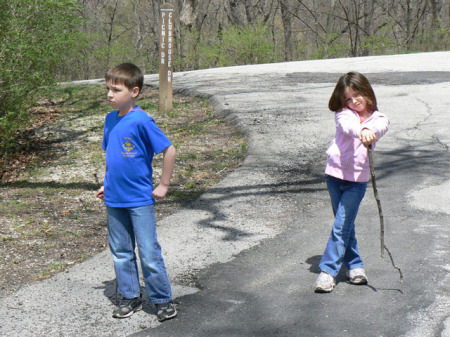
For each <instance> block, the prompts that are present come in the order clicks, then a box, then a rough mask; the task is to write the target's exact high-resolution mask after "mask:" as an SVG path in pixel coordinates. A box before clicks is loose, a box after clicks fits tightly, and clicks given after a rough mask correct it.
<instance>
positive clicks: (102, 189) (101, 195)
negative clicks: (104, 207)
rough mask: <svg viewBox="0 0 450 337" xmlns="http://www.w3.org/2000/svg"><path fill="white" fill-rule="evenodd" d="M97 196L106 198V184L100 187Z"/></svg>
mask: <svg viewBox="0 0 450 337" xmlns="http://www.w3.org/2000/svg"><path fill="white" fill-rule="evenodd" d="M95 196H96V197H97V198H100V199H102V200H105V187H104V186H102V187H100V189H99V190H98V191H97V193H96V194H95Z"/></svg>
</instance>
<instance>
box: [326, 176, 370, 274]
mask: <svg viewBox="0 0 450 337" xmlns="http://www.w3.org/2000/svg"><path fill="white" fill-rule="evenodd" d="M325 179H326V182H327V186H328V192H329V194H330V198H331V205H332V207H333V213H334V223H333V229H332V230H331V234H330V238H329V239H328V244H327V247H326V248H325V252H324V253H323V255H322V259H321V261H320V264H319V268H320V270H321V271H324V272H326V273H328V274H330V275H331V276H333V277H336V276H337V274H338V273H339V270H340V269H341V266H342V263H344V264H345V265H346V267H347V269H349V270H350V269H355V268H364V265H363V261H362V258H361V256H360V255H359V252H358V242H357V241H356V236H355V219H356V215H357V214H358V209H359V205H360V204H361V201H362V199H363V198H364V194H365V193H366V188H367V183H358V182H352V181H347V180H342V179H338V178H335V177H331V176H328V175H327V176H325Z"/></svg>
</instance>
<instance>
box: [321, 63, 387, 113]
mask: <svg viewBox="0 0 450 337" xmlns="http://www.w3.org/2000/svg"><path fill="white" fill-rule="evenodd" d="M347 87H351V88H352V89H353V90H355V91H356V92H357V93H359V94H360V95H362V96H363V97H364V98H365V99H366V100H367V105H368V108H369V109H370V112H374V111H375V110H378V107H377V99H376V97H375V93H374V91H373V89H372V86H371V85H370V83H369V80H368V79H367V78H366V77H365V76H364V75H363V74H361V73H358V72H356V71H352V72H349V73H347V74H345V75H342V76H341V77H340V78H339V80H338V82H337V83H336V87H335V88H334V91H333V93H332V94H331V97H330V101H329V102H328V108H329V109H330V110H331V111H334V112H338V111H340V110H342V109H344V108H346V107H347V103H346V101H345V95H344V91H345V88H347Z"/></svg>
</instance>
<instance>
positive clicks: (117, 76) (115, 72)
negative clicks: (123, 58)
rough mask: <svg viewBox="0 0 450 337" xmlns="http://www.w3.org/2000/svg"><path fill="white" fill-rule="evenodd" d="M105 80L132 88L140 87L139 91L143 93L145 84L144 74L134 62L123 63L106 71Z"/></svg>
mask: <svg viewBox="0 0 450 337" xmlns="http://www.w3.org/2000/svg"><path fill="white" fill-rule="evenodd" d="M105 81H106V83H108V82H111V83H113V84H123V85H124V86H126V87H127V88H128V89H130V90H132V89H133V88H135V87H138V88H139V93H141V91H142V87H143V86H144V74H143V73H142V71H141V69H139V67H137V66H136V65H134V64H133V63H121V64H119V65H118V66H115V67H113V68H110V69H109V70H108V71H107V72H106V74H105Z"/></svg>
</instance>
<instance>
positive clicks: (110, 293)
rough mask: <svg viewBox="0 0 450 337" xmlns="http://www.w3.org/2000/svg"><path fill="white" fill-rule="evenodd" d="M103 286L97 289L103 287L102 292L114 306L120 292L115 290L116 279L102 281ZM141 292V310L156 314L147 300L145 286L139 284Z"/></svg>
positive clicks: (118, 299) (117, 301) (116, 303)
mask: <svg viewBox="0 0 450 337" xmlns="http://www.w3.org/2000/svg"><path fill="white" fill-rule="evenodd" d="M102 283H103V286H102V287H98V289H102V288H103V294H104V295H105V297H106V298H108V300H110V301H111V303H112V304H113V305H114V306H116V305H118V304H119V303H120V298H121V297H120V294H119V293H118V292H116V280H115V279H114V280H110V281H104V282H102ZM141 294H142V310H143V311H144V312H146V313H147V314H150V315H156V307H155V306H154V305H153V304H151V303H150V302H149V301H148V297H147V293H146V292H145V287H144V286H142V285H141Z"/></svg>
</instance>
